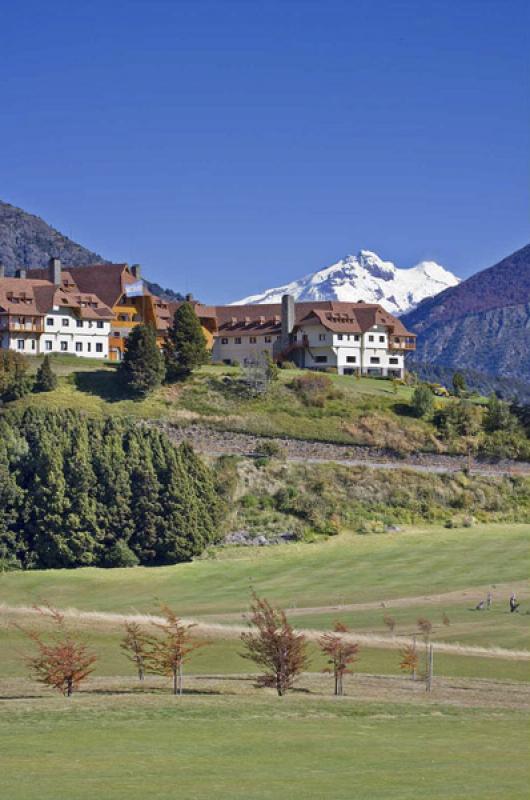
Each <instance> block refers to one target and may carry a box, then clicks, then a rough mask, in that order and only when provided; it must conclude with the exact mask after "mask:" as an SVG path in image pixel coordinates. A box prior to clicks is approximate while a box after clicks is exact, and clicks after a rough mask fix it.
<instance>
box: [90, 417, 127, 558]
mask: <svg viewBox="0 0 530 800" xmlns="http://www.w3.org/2000/svg"><path fill="white" fill-rule="evenodd" d="M91 436H92V448H93V449H92V452H93V466H94V472H95V475H96V491H95V496H96V517H97V525H98V528H99V530H100V531H101V536H100V552H101V563H102V564H103V565H105V566H114V565H115V564H114V563H110V561H108V560H107V555H108V554H109V553H110V552H111V551H112V548H113V547H114V545H115V544H116V542H118V541H123V542H125V544H127V545H128V543H129V539H130V538H131V536H132V534H133V533H134V521H133V517H132V513H131V480H130V472H129V465H128V463H127V457H126V454H125V450H124V447H123V427H122V423H120V422H119V421H117V420H114V419H112V418H109V419H107V420H106V421H105V423H104V425H103V428H100V425H99V424H98V423H96V422H93V423H92V425H91ZM111 561H112V559H111Z"/></svg>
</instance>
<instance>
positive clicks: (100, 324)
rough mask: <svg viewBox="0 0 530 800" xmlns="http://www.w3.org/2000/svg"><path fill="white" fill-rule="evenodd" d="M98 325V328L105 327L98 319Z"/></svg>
mask: <svg viewBox="0 0 530 800" xmlns="http://www.w3.org/2000/svg"><path fill="white" fill-rule="evenodd" d="M96 324H97V327H98V328H102V327H103V322H102V321H101V320H100V319H98V321H97V323H96Z"/></svg>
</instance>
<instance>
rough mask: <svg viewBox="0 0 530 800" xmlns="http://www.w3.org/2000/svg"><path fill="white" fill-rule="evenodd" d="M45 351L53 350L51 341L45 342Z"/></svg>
mask: <svg viewBox="0 0 530 800" xmlns="http://www.w3.org/2000/svg"><path fill="white" fill-rule="evenodd" d="M44 349H45V350H51V349H52V343H51V342H50V340H49V339H46V341H45V342H44Z"/></svg>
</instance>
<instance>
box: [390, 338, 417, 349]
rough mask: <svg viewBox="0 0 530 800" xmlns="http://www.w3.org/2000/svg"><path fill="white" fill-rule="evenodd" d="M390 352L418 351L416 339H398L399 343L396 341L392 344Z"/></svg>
mask: <svg viewBox="0 0 530 800" xmlns="http://www.w3.org/2000/svg"><path fill="white" fill-rule="evenodd" d="M389 349H390V350H415V349H416V339H415V338H413V337H412V336H409V337H405V336H403V337H402V338H400V339H398V340H397V341H396V340H394V341H392V342H390V345H389Z"/></svg>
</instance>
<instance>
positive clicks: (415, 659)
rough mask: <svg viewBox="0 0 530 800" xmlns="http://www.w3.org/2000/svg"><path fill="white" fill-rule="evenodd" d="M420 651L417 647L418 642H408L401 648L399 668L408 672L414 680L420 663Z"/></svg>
mask: <svg viewBox="0 0 530 800" xmlns="http://www.w3.org/2000/svg"><path fill="white" fill-rule="evenodd" d="M419 660H420V659H419V656H418V651H417V649H416V642H414V644H407V645H405V647H404V648H403V649H402V650H401V662H400V665H399V668H400V669H401V670H403V672H408V673H409V674H410V676H411V678H412V680H413V681H415V680H416V672H417V669H418V664H419Z"/></svg>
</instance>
